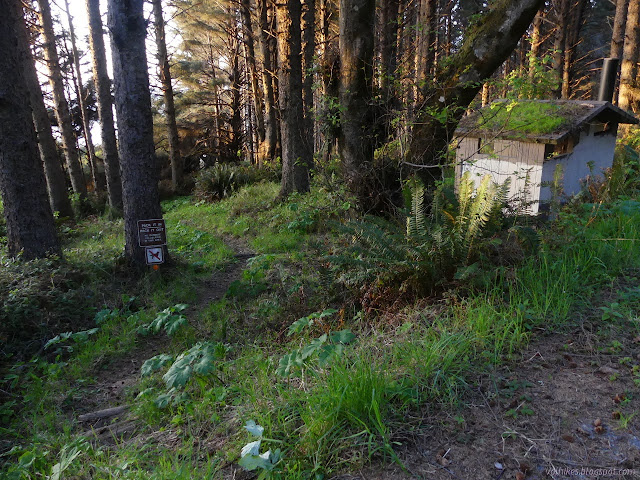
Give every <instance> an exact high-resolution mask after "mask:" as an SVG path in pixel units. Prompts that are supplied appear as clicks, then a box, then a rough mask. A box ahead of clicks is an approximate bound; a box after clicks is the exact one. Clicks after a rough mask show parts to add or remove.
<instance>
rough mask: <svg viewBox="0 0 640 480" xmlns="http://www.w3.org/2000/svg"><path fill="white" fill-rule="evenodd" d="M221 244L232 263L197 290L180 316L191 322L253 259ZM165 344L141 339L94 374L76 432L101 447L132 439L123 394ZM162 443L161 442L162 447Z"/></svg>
mask: <svg viewBox="0 0 640 480" xmlns="http://www.w3.org/2000/svg"><path fill="white" fill-rule="evenodd" d="M224 240H225V243H227V245H229V246H230V247H231V248H232V249H233V250H234V252H235V255H234V260H233V261H231V262H229V263H228V264H227V265H226V266H225V268H224V269H223V270H214V272H213V273H212V275H211V277H209V278H208V279H207V280H205V281H204V282H203V283H202V285H201V286H200V287H199V288H198V292H197V302H196V303H195V304H194V305H192V306H190V307H189V308H188V309H187V310H186V311H185V312H184V313H185V314H186V316H187V318H192V319H193V318H195V317H196V316H197V313H198V312H199V311H200V310H202V309H203V308H204V307H206V306H207V305H209V304H210V303H212V302H216V301H218V300H220V299H221V298H222V297H223V296H224V295H225V293H226V292H227V290H228V288H229V285H230V284H231V283H232V282H234V281H235V280H237V279H239V278H240V276H241V274H242V271H243V270H244V269H245V267H246V264H247V260H248V259H249V258H251V257H252V256H253V255H254V254H253V252H251V251H250V250H249V248H248V247H247V245H246V244H245V243H243V242H242V241H240V240H237V239H234V238H232V237H229V238H225V239H224ZM169 343H170V339H169V338H168V337H167V336H166V335H152V336H149V337H145V338H144V339H142V340H141V341H140V342H139V343H138V345H137V348H136V349H135V350H134V351H132V352H130V353H129V354H128V355H125V356H123V357H121V358H119V359H117V360H116V361H114V362H112V363H110V364H109V366H108V368H107V369H105V370H103V371H101V372H99V373H98V375H97V376H98V379H97V382H96V384H95V386H94V387H93V389H92V394H91V395H88V396H87V398H83V399H82V406H81V409H79V411H78V412H77V413H80V414H81V415H79V417H78V420H79V423H80V429H84V431H85V434H86V435H87V436H90V437H92V438H94V440H96V441H97V442H99V443H102V444H114V443H115V442H116V438H125V439H126V438H131V437H133V436H134V435H135V433H136V431H137V430H138V428H139V426H140V425H139V424H138V422H136V421H135V419H133V418H131V415H130V413H129V411H128V408H127V406H126V405H124V403H123V402H124V401H125V396H126V391H127V389H128V388H131V387H133V386H134V385H136V384H137V383H138V382H139V381H140V368H141V367H142V364H143V363H144V362H145V361H146V360H147V359H149V358H151V357H153V356H155V355H157V354H159V353H163V352H166V351H167V350H168V346H169ZM114 407H123V408H114ZM152 435H153V434H152ZM165 436H166V435H165ZM157 440H160V439H157ZM134 441H135V439H134ZM166 441H167V439H164V443H166Z"/></svg>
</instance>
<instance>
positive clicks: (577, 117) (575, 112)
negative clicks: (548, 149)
mask: <svg viewBox="0 0 640 480" xmlns="http://www.w3.org/2000/svg"><path fill="white" fill-rule="evenodd" d="M592 121H596V122H602V123H607V122H614V123H638V120H637V119H636V118H635V117H634V116H633V115H631V114H629V113H627V112H625V111H624V110H621V109H620V108H618V107H616V106H615V105H612V104H611V103H609V102H602V101H595V100H591V101H588V100H497V101H495V102H493V103H492V104H491V105H488V106H486V107H484V108H482V109H480V110H478V111H476V112H474V113H472V114H471V115H468V116H466V117H464V118H463V119H462V120H461V121H460V123H459V125H458V129H457V130H456V136H459V137H460V136H467V137H487V136H491V137H492V138H503V139H512V140H522V141H526V142H535V143H550V144H555V143H559V142H561V141H562V140H563V139H564V138H566V137H567V136H568V135H571V134H574V133H577V132H579V131H580V130H581V129H582V128H584V126H585V125H586V124H588V123H589V122H592Z"/></svg>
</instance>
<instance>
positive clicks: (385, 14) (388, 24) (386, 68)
mask: <svg viewBox="0 0 640 480" xmlns="http://www.w3.org/2000/svg"><path fill="white" fill-rule="evenodd" d="M399 10H400V1H399V0H388V1H385V2H382V6H381V13H382V19H381V23H382V31H381V36H382V38H381V40H380V41H381V43H382V45H381V48H380V67H381V68H380V70H381V71H380V90H381V92H382V98H383V99H384V100H385V101H387V102H394V101H396V100H395V95H394V92H393V91H392V85H393V81H394V79H395V74H396V69H397V68H398V14H399Z"/></svg>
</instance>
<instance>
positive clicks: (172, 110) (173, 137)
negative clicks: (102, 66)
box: [151, 0, 183, 192]
mask: <svg viewBox="0 0 640 480" xmlns="http://www.w3.org/2000/svg"><path fill="white" fill-rule="evenodd" d="M151 3H152V5H153V16H154V21H155V32H156V48H157V49H158V52H157V58H158V65H159V69H160V84H161V85H162V94H163V96H164V114H165V117H166V121H167V136H168V137H169V160H170V162H171V187H172V188H173V191H174V192H175V191H176V190H177V189H178V185H179V184H180V182H181V181H182V170H183V166H182V157H181V156H180V139H179V137H178V125H177V123H176V107H175V103H174V101H173V85H172V84H171V70H170V69H169V56H168V54H167V41H166V37H165V33H164V18H163V17H162V0H152V2H151Z"/></svg>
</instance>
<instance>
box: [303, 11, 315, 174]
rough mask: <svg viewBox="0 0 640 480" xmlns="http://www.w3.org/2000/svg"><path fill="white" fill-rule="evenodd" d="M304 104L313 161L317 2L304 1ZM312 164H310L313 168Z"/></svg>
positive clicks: (308, 147)
mask: <svg viewBox="0 0 640 480" xmlns="http://www.w3.org/2000/svg"><path fill="white" fill-rule="evenodd" d="M302 52H303V55H302V104H303V107H304V121H305V124H304V129H305V133H304V136H303V138H304V141H305V143H306V145H305V147H306V149H307V151H308V152H309V153H310V158H311V162H312V159H313V153H314V149H315V148H314V147H315V142H314V141H313V140H314V135H313V132H314V124H315V122H314V118H313V117H314V114H313V112H314V110H313V77H314V71H315V69H314V68H313V62H314V57H315V53H316V2H315V0H304V5H303V9H302ZM311 166H312V163H310V164H309V168H311Z"/></svg>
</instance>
